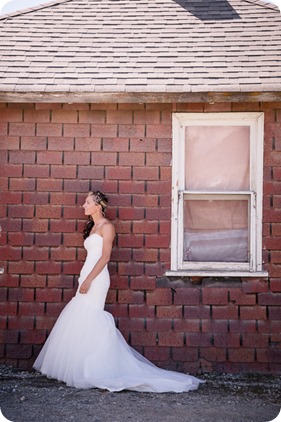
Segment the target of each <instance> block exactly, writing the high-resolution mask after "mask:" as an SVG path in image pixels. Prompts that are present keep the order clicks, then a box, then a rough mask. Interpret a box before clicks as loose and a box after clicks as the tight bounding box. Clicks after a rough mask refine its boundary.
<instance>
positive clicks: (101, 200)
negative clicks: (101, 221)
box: [83, 190, 108, 239]
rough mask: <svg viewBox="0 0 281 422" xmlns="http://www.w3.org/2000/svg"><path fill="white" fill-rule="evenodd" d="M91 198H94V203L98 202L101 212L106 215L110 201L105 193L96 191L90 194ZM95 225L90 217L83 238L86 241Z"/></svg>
mask: <svg viewBox="0 0 281 422" xmlns="http://www.w3.org/2000/svg"><path fill="white" fill-rule="evenodd" d="M89 195H90V196H93V197H94V201H95V202H96V204H99V205H100V206H101V210H102V214H103V215H105V210H106V207H107V204H108V199H107V197H106V196H105V194H104V193H102V192H100V191H99V190H97V191H94V192H89ZM94 225H95V223H94V221H93V219H92V217H91V216H89V219H88V221H87V223H86V224H85V228H84V231H83V237H84V239H87V237H89V236H90V233H91V230H92V228H93V227H94Z"/></svg>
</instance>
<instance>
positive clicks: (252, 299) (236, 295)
mask: <svg viewBox="0 0 281 422" xmlns="http://www.w3.org/2000/svg"><path fill="white" fill-rule="evenodd" d="M229 300H230V302H233V303H234V304H237V305H255V304H256V295H255V294H245V293H244V292H243V291H242V290H241V289H235V288H231V289H229Z"/></svg>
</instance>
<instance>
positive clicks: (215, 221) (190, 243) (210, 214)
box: [183, 199, 249, 262]
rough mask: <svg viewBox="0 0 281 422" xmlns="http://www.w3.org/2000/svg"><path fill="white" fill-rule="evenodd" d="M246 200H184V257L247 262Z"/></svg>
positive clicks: (201, 259) (198, 259) (187, 259)
mask: <svg viewBox="0 0 281 422" xmlns="http://www.w3.org/2000/svg"><path fill="white" fill-rule="evenodd" d="M248 226H249V217H248V201H247V200H245V199H243V200H242V199H240V200H186V201H184V242H183V245H184V246H183V247H184V251H183V259H184V261H196V262H198V261H199V262H200V261H205V262H248V261H249V238H248V232H249V230H248Z"/></svg>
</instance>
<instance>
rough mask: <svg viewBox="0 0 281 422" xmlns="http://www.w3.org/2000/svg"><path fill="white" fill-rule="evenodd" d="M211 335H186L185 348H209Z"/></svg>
mask: <svg viewBox="0 0 281 422" xmlns="http://www.w3.org/2000/svg"><path fill="white" fill-rule="evenodd" d="M211 345H212V334H210V333H190V332H188V333H187V335H186V346H187V347H211Z"/></svg>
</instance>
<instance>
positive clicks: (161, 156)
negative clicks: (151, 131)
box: [146, 152, 172, 167]
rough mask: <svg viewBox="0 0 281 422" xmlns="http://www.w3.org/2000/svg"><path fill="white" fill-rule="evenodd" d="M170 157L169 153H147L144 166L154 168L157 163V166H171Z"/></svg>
mask: <svg viewBox="0 0 281 422" xmlns="http://www.w3.org/2000/svg"><path fill="white" fill-rule="evenodd" d="M171 159H172V155H171V154H170V153H164V152H162V153H159V152H148V153H147V154H146V165H147V166H155V164H156V163H157V165H158V166H161V167H164V166H170V165H171Z"/></svg>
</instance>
